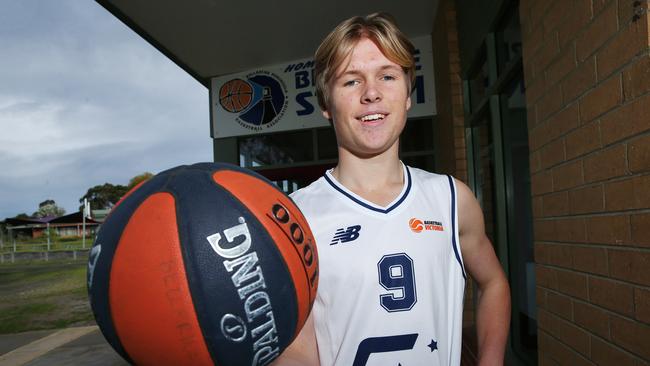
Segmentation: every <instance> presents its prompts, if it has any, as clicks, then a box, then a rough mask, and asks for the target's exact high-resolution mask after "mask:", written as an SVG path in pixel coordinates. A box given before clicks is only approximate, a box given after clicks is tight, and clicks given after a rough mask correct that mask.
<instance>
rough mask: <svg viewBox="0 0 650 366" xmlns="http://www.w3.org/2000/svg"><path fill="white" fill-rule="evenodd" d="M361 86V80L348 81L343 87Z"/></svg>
mask: <svg viewBox="0 0 650 366" xmlns="http://www.w3.org/2000/svg"><path fill="white" fill-rule="evenodd" d="M355 85H359V80H348V81H346V82H344V83H343V86H355Z"/></svg>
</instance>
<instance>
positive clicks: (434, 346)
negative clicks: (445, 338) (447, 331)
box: [427, 339, 438, 352]
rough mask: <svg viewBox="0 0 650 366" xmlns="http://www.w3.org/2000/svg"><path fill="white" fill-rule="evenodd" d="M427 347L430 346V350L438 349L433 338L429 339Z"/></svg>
mask: <svg viewBox="0 0 650 366" xmlns="http://www.w3.org/2000/svg"><path fill="white" fill-rule="evenodd" d="M427 347H429V348H431V352H433V351H435V350H437V349H438V342H436V341H434V340H433V339H432V340H431V343H429V344H428V345H427Z"/></svg>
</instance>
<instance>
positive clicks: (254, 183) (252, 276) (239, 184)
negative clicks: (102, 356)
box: [87, 163, 318, 366]
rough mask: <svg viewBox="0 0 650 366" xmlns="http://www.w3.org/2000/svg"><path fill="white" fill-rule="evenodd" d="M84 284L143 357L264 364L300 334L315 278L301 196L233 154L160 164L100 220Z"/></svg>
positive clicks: (106, 328) (104, 318) (125, 348)
mask: <svg viewBox="0 0 650 366" xmlns="http://www.w3.org/2000/svg"><path fill="white" fill-rule="evenodd" d="M87 280H88V293H89V297H90V303H91V307H92V310H93V314H94V316H95V319H96V321H97V324H98V325H99V328H100V329H101V331H102V333H103V335H104V337H105V338H106V339H107V341H108V342H109V343H110V344H111V346H112V347H113V348H114V349H115V350H116V351H117V352H118V353H119V354H120V355H121V356H122V357H123V358H124V359H126V360H127V361H129V362H131V363H135V364H138V365H224V366H228V365H266V364H268V363H270V362H271V361H272V360H273V359H275V358H276V357H277V356H278V355H279V354H280V353H281V352H282V351H283V350H284V349H285V348H286V347H287V346H288V345H289V344H290V343H291V342H292V340H293V339H294V338H295V337H296V336H297V334H298V333H299V331H300V330H301V328H302V326H303V325H304V323H305V321H306V319H307V316H308V315H309V312H310V310H311V307H312V304H313V302H314V299H315V296H316V289H317V287H318V254H317V252H316V246H315V242H314V238H313V235H312V232H311V230H310V229H309V227H308V225H307V222H306V220H305V218H304V217H303V215H302V214H301V212H300V211H299V209H298V207H296V205H295V204H294V203H293V201H292V200H291V199H290V198H289V197H287V196H286V195H285V194H284V193H283V192H282V191H280V190H279V189H278V188H276V187H275V186H274V185H273V184H272V183H271V182H269V181H267V180H266V179H265V178H263V177H261V176H259V175H257V174H256V173H254V172H252V171H249V170H246V169H243V168H239V167H237V166H233V165H228V164H216V163H199V164H194V165H189V166H180V167H176V168H173V169H170V170H167V171H164V172H162V173H159V174H157V175H155V176H154V177H152V178H151V179H149V180H148V181H146V182H144V183H142V184H141V185H140V186H137V187H135V188H134V189H132V190H131V191H130V192H129V193H127V195H125V197H123V198H122V200H121V201H120V202H118V204H117V205H116V206H115V207H113V209H112V211H111V213H110V214H109V216H108V217H107V218H106V221H105V222H104V223H103V224H102V226H101V228H100V229H99V232H98V233H97V237H96V240H95V244H94V245H93V247H92V249H91V251H90V255H89V262H88V274H87Z"/></svg>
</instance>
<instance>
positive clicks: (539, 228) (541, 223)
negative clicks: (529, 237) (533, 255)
mask: <svg viewBox="0 0 650 366" xmlns="http://www.w3.org/2000/svg"><path fill="white" fill-rule="evenodd" d="M534 225H535V240H539V241H555V240H557V234H556V232H555V221H554V220H535V224H534Z"/></svg>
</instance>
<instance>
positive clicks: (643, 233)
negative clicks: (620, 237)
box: [630, 213, 650, 247]
mask: <svg viewBox="0 0 650 366" xmlns="http://www.w3.org/2000/svg"><path fill="white" fill-rule="evenodd" d="M630 223H631V225H630V230H631V231H632V243H634V245H636V246H642V247H650V213H648V214H640V215H632V216H631V219H630Z"/></svg>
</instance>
